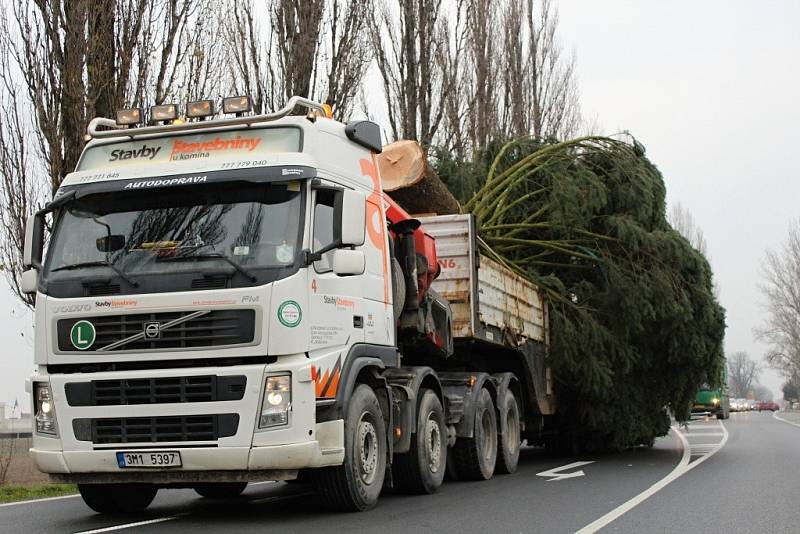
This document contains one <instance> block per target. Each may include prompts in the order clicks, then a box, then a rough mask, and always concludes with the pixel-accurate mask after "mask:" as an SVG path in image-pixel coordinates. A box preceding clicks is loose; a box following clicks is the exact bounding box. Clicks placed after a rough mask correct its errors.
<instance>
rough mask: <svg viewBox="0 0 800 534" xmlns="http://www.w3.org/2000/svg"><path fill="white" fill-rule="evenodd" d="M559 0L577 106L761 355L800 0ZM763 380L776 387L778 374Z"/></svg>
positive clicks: (789, 144)
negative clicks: (653, 168)
mask: <svg viewBox="0 0 800 534" xmlns="http://www.w3.org/2000/svg"><path fill="white" fill-rule="evenodd" d="M557 5H558V7H559V10H560V14H561V24H560V32H561V38H562V42H563V43H564V46H565V47H566V48H567V49H574V51H575V54H576V56H577V72H578V77H579V86H580V92H581V101H582V106H583V110H584V114H585V115H586V116H587V117H589V118H590V119H593V120H594V121H596V123H597V124H598V125H600V127H601V128H602V129H603V131H604V132H605V133H614V132H617V131H620V130H630V131H631V133H633V134H634V135H635V136H636V137H637V138H638V139H639V140H640V141H642V142H643V143H644V144H645V146H646V147H647V154H648V156H649V157H650V158H651V159H652V160H653V162H655V163H656V164H657V165H658V167H659V168H660V169H661V171H662V172H663V174H664V178H665V180H666V183H667V197H668V201H669V202H670V203H673V202H680V203H681V204H683V206H684V207H686V208H688V209H689V210H690V211H691V213H692V214H693V215H694V218H695V219H696V221H697V223H698V224H699V226H700V227H701V228H702V230H703V231H704V233H705V235H706V239H707V241H708V248H709V252H710V256H711V263H712V266H713V268H714V272H715V276H716V282H717V284H718V286H719V288H720V297H721V300H722V304H723V305H724V306H725V308H726V310H727V324H728V330H727V333H726V341H725V348H726V351H728V352H731V351H736V350H745V351H748V352H749V353H750V354H751V355H752V356H753V357H755V358H757V359H761V357H762V355H763V353H764V347H763V346H762V345H760V344H758V343H756V342H755V341H754V340H753V336H752V328H753V327H754V326H756V325H758V324H759V322H760V316H761V314H762V310H761V308H760V296H759V293H758V290H757V285H756V284H757V282H758V271H759V265H760V262H761V260H762V258H763V256H764V250H765V248H766V247H776V246H778V245H779V244H780V243H781V242H782V241H783V240H784V239H785V236H786V234H787V231H788V227H789V223H790V221H791V220H792V219H793V218H797V217H799V216H800V209H798V204H800V179H799V178H800V176H798V171H797V170H796V164H795V163H794V161H793V160H794V159H795V153H796V137H797V134H796V132H797V125H798V124H800V102H799V101H800V90H798V89H800V68H798V67H799V66H800V65H799V63H800V59H798V57H799V56H800V31H798V28H797V23H798V21H800V2H798V1H795V0H785V1H768V0H758V1H756V0H751V1H734V0H715V1H711V0H703V1H702V2H698V1H689V0H685V1H677V2H676V1H673V2H657V1H655V0H651V1H643V0H628V1H623V0H603V1H602V2H598V1H596V0H563V1H561V2H557ZM369 81H370V83H374V82H377V80H376V79H375V77H374V76H371V77H370V79H369ZM370 90H379V88H377V87H376V88H370ZM384 126H387V125H384ZM22 312H23V307H22V306H20V305H17V304H16V301H15V300H14V298H13V297H11V295H10V293H8V292H7V290H6V289H5V286H4V287H3V288H2V289H0V339H2V341H0V347H1V348H0V354H1V355H2V358H0V401H8V402H12V403H13V401H14V399H15V397H19V398H20V402H21V403H22V402H23V396H24V380H25V378H26V377H27V375H28V374H29V373H30V370H31V369H32V367H33V364H32V361H33V356H32V348H31V345H30V342H29V337H30V334H31V333H32V327H31V319H30V316H29V315H28V316H25V315H24V314H23V313H22ZM23 334H24V335H23ZM762 382H763V383H764V384H765V385H767V386H769V387H770V388H772V389H773V390H774V391H775V394H776V397H779V396H780V393H779V392H778V388H779V386H780V383H781V379H780V377H778V376H777V374H775V373H774V372H772V371H769V372H766V373H765V374H764V375H763V377H762ZM25 403H26V406H27V400H26V401H25Z"/></svg>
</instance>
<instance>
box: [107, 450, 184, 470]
mask: <svg viewBox="0 0 800 534" xmlns="http://www.w3.org/2000/svg"><path fill="white" fill-rule="evenodd" d="M117 465H118V466H120V467H121V468H125V467H180V466H181V465H183V464H182V463H181V453H179V452H178V451H144V452H118V453H117Z"/></svg>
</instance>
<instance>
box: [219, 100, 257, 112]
mask: <svg viewBox="0 0 800 534" xmlns="http://www.w3.org/2000/svg"><path fill="white" fill-rule="evenodd" d="M252 109H253V103H252V102H251V101H250V97H249V96H229V97H228V98H223V99H222V112H223V113H237V114H238V113H247V112H249V111H251V110H252Z"/></svg>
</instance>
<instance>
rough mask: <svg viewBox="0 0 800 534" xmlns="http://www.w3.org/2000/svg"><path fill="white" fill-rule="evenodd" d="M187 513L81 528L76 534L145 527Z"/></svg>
mask: <svg viewBox="0 0 800 534" xmlns="http://www.w3.org/2000/svg"><path fill="white" fill-rule="evenodd" d="M184 515H186V514H178V515H171V516H167V517H157V518H155V519H146V520H144V521H136V522H134V523H123V524H121V525H111V526H110V527H102V528H95V529H92V530H81V531H80V532H77V533H76V534H95V533H99V532H113V531H115V530H124V529H127V528H134V527H143V526H146V525H154V524H156V523H164V522H165V521H172V520H173V519H178V518H179V517H182V516H184Z"/></svg>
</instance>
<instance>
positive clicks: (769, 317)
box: [754, 219, 800, 378]
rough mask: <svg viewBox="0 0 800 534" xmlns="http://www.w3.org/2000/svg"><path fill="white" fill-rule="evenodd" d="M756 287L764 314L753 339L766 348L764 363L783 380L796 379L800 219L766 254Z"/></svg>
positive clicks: (798, 369) (798, 363)
mask: <svg viewBox="0 0 800 534" xmlns="http://www.w3.org/2000/svg"><path fill="white" fill-rule="evenodd" d="M761 277H762V280H763V282H762V283H761V284H760V285H759V289H760V290H761V294H762V296H763V297H764V301H765V302H764V310H765V312H766V314H765V318H764V322H763V324H762V325H761V326H760V327H759V328H756V329H755V330H754V333H755V334H756V337H757V338H758V339H760V340H761V341H764V342H766V343H767V344H769V350H768V352H767V354H766V355H765V359H766V361H767V363H769V364H770V365H771V366H772V367H774V368H775V369H777V370H779V371H781V372H782V373H783V374H784V375H785V376H786V377H787V378H794V377H797V376H799V375H800V219H798V220H796V221H794V222H793V223H792V224H791V225H790V228H789V235H788V238H787V239H786V241H785V242H784V243H783V245H781V247H780V248H779V249H778V250H771V249H770V250H767V253H766V258H765V260H764V262H763V263H762V266H761Z"/></svg>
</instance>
